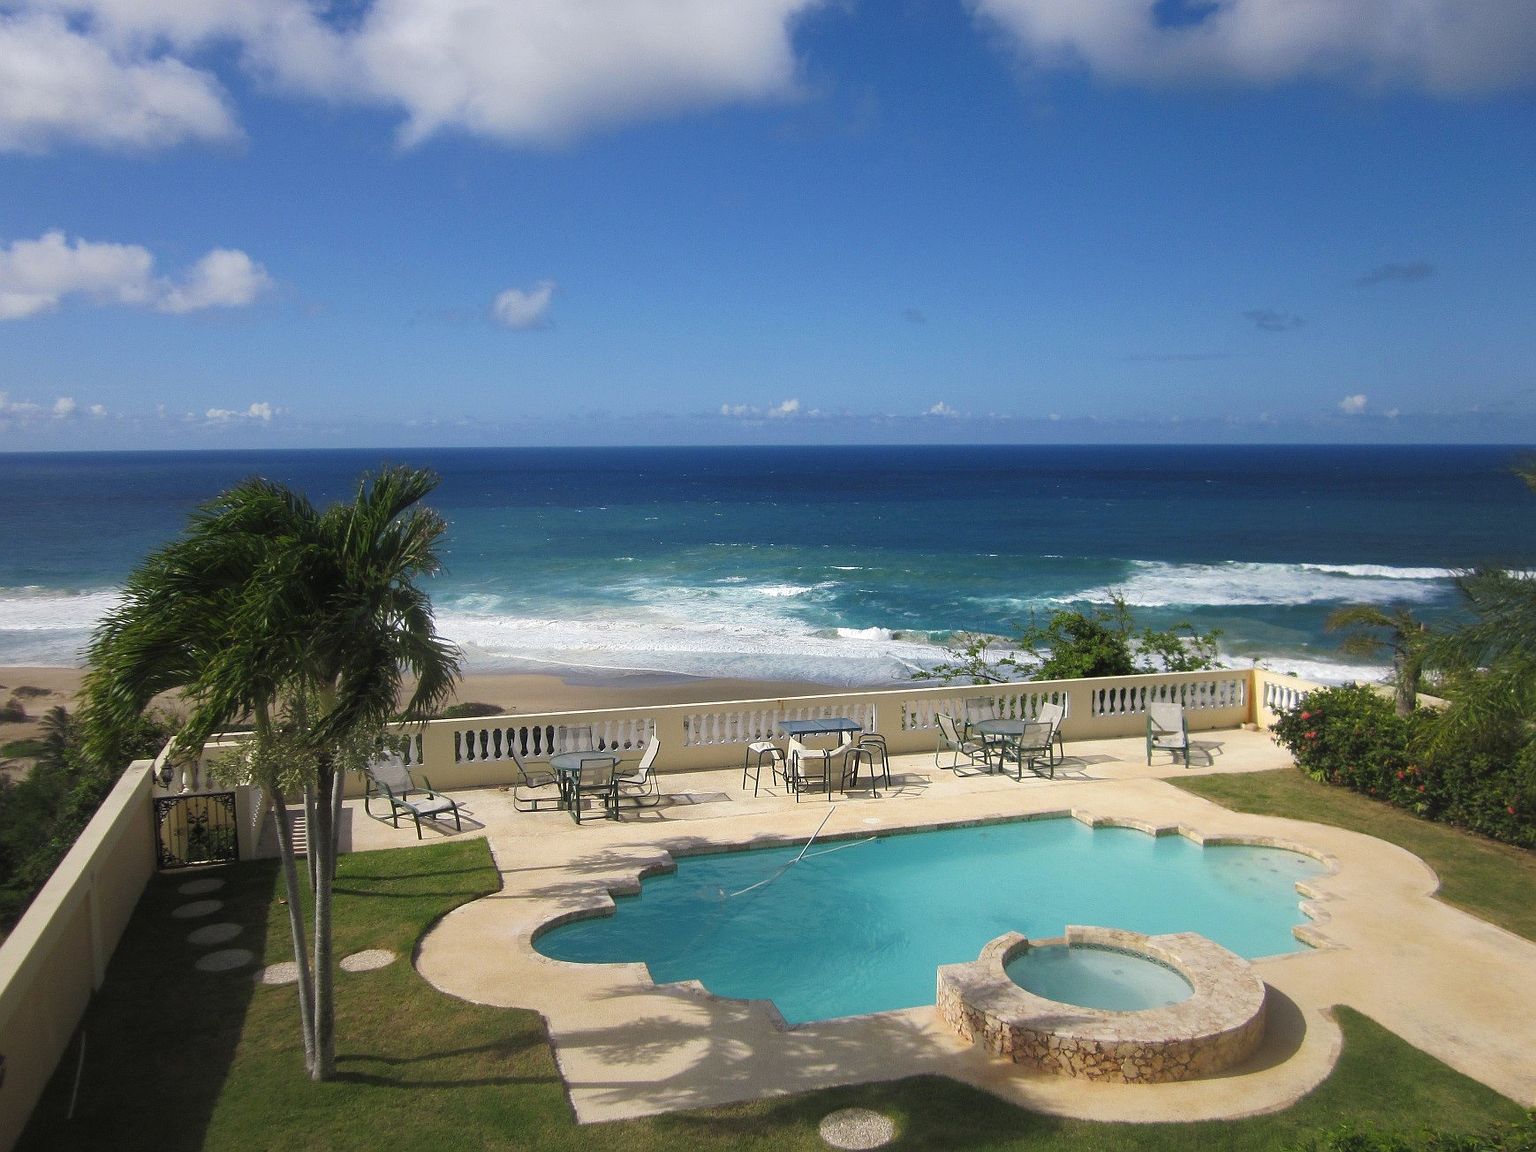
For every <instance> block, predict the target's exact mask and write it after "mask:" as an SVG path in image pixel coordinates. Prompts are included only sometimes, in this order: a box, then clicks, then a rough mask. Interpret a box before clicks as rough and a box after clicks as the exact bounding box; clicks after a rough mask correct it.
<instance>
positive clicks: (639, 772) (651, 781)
mask: <svg viewBox="0 0 1536 1152" xmlns="http://www.w3.org/2000/svg"><path fill="white" fill-rule="evenodd" d="M660 751H661V741H660V740H658V739H657V738H656V737H654V736H652V737H651V742H650V743H649V744H647V745H646V746H645V755H643V756H641V757H640V763H639V764H638V765H636V767H635V770H634V771H633V772H629V773H626V774H617V773H616V774H615V775H614V777H613V783H614V787H615V789H616V791H615V795H614V804H615V805H618V804H620V803H622V802H623V801H625V800H629V801H631V802H633V803H634V805H635V807H637V808H654V807H655V806H656V805H657V804H659V803H660V802H661V786H660V785H659V784H658V783H657V782H656V773H655V771H654V767H655V764H656V754H657V753H658V752H660Z"/></svg>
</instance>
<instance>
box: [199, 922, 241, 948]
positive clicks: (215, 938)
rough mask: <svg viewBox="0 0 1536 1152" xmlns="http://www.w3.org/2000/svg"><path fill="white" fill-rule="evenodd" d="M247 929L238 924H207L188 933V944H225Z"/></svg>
mask: <svg viewBox="0 0 1536 1152" xmlns="http://www.w3.org/2000/svg"><path fill="white" fill-rule="evenodd" d="M244 931H245V929H244V928H242V927H241V926H240V925H238V924H228V923H225V924H205V925H203V926H202V927H201V928H199V929H197V931H195V932H190V933H188V934H187V943H188V944H197V945H199V946H201V945H204V944H223V943H224V942H225V941H227V940H233V939H234V938H235V937H236V936H238V935H240V933H242V932H244Z"/></svg>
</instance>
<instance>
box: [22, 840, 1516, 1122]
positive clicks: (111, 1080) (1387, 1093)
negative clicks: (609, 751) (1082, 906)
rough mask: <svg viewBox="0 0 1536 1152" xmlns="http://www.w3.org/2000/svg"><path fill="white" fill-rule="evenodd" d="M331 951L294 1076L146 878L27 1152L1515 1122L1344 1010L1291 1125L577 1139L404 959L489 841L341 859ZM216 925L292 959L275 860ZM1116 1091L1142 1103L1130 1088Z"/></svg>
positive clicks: (858, 1096)
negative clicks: (311, 1045) (309, 1064)
mask: <svg viewBox="0 0 1536 1152" xmlns="http://www.w3.org/2000/svg"><path fill="white" fill-rule="evenodd" d="M339 872H340V874H339V876H338V881H337V886H338V887H337V902H336V946H337V955H338V956H342V955H346V954H347V953H349V952H352V951H356V950H359V949H363V948H389V949H392V950H394V951H396V952H397V953H399V954H400V955H401V957H402V959H401V960H400V961H397V962H396V963H394V964H392V965H390V966H389V967H387V968H384V969H381V970H378V971H374V972H367V973H357V974H349V973H341V974H339V976H338V978H337V1022H338V1046H337V1048H338V1053H339V1061H338V1063H339V1067H340V1073H341V1074H340V1076H339V1078H338V1079H337V1080H335V1081H334V1082H332V1083H328V1084H311V1083H310V1082H309V1081H308V1080H306V1079H305V1077H304V1072H303V1061H302V1055H301V1051H300V1048H299V1045H298V1022H297V1010H296V998H295V995H294V991H293V989H292V988H291V987H286V988H271V987H265V986H259V985H257V984H255V983H254V982H253V981H252V980H251V978H250V974H249V972H248V971H245V972H239V973H232V974H231V973H224V974H211V973H201V972H198V971H196V970H195V969H194V968H193V966H192V961H193V959H194V957H195V955H196V954H197V952H198V950H196V949H193V948H192V947H191V946H190V945H188V944H187V943H186V941H185V937H186V933H187V931H188V930H189V927H190V926H189V925H188V924H187V923H186V922H184V921H178V920H173V919H172V918H171V916H170V911H171V909H172V908H174V907H175V906H176V905H178V904H180V903H182V902H184V901H185V900H186V897H182V896H179V895H177V893H176V887H177V885H178V884H179V883H181V882H182V881H184V880H185V879H186V877H185V876H171V877H162V878H158V879H156V880H155V881H153V882H152V883H151V885H150V887H149V889H148V891H147V892H146V893H145V896H144V899H143V901H142V902H141V904H140V906H139V909H138V912H137V914H136V915H135V917H134V920H133V923H132V924H131V925H130V927H129V930H128V932H127V934H126V935H125V936H124V938H123V941H122V944H121V946H120V947H119V949H118V952H117V955H116V956H115V957H114V959H113V961H112V966H111V970H110V972H109V974H108V978H107V982H106V985H105V987H104V988H103V989H102V991H101V992H100V994H99V995H98V996H97V998H96V1000H95V1002H94V1003H93V1005H92V1007H91V1009H90V1012H89V1014H88V1016H87V1020H86V1024H85V1030H84V1031H85V1058H84V1062H83V1074H82V1076H81V1078H80V1082H79V1087H78V1099H77V1102H76V1108H75V1118H74V1119H73V1120H72V1121H69V1120H66V1119H65V1118H64V1116H65V1112H66V1110H67V1108H68V1106H69V1100H70V1095H71V1092H72V1090H73V1089H74V1087H75V1069H76V1067H77V1062H78V1059H79V1056H78V1050H71V1051H70V1052H69V1053H67V1054H66V1056H65V1058H64V1060H63V1061H62V1063H61V1067H60V1072H59V1074H58V1075H57V1076H56V1077H55V1080H54V1083H53V1084H52V1085H51V1087H50V1089H49V1093H48V1095H47V1096H46V1097H45V1098H44V1100H43V1101H42V1103H41V1104H40V1105H39V1107H38V1108H37V1110H36V1112H35V1114H34V1117H33V1122H32V1124H31V1126H30V1127H29V1128H28V1130H27V1133H26V1135H25V1136H24V1137H23V1140H22V1142H21V1144H20V1146H19V1147H20V1148H21V1149H24V1150H27V1152H41V1150H45V1149H46V1150H53V1149H61V1148H70V1149H96V1148H100V1149H113V1150H132V1149H144V1150H146V1152H149V1150H153V1152H178V1150H181V1149H199V1148H206V1149H228V1150H231V1152H249V1150H251V1149H267V1148H271V1149H282V1150H284V1152H290V1150H291V1152H297V1150H301V1149H314V1150H317V1152H319V1150H326V1152H329V1150H337V1152H342V1150H347V1149H370V1150H371V1149H389V1148H399V1149H417V1148H434V1147H437V1148H442V1149H445V1150H446V1149H460V1148H477V1149H478V1148H484V1149H496V1150H500V1149H507V1150H511V1149H518V1150H527V1152H543V1150H555V1149H569V1150H571V1152H577V1150H580V1152H608V1150H611V1152H647V1150H651V1149H655V1150H662V1149H668V1150H672V1149H681V1150H685V1152H686V1150H692V1149H701V1150H702V1149H737V1148H748V1149H750V1148H762V1149H770V1148H771V1149H805V1150H807V1152H809V1150H812V1149H823V1148H824V1147H825V1145H824V1144H823V1143H822V1142H821V1140H820V1138H819V1136H818V1135H817V1124H818V1123H819V1121H820V1119H821V1117H822V1116H824V1115H825V1114H826V1113H827V1112H829V1111H831V1110H833V1109H835V1108H840V1107H846V1106H850V1105H862V1106H865V1107H870V1108H875V1109H877V1110H879V1111H881V1112H884V1113H886V1114H887V1115H889V1116H891V1117H892V1118H893V1119H894V1120H895V1121H896V1123H897V1125H898V1127H899V1130H900V1133H901V1139H900V1140H899V1141H898V1145H897V1146H899V1147H903V1148H936V1149H939V1148H964V1149H992V1148H997V1149H1004V1148H1007V1149H1020V1150H1025V1149H1040V1150H1042V1152H1044V1150H1046V1149H1050V1150H1053V1152H1060V1150H1078V1149H1081V1150H1082V1152H1089V1150H1094V1152H1098V1150H1107V1152H1115V1150H1119V1149H1127V1150H1132V1149H1136V1150H1142V1149H1145V1150H1151V1149H1170V1150H1171V1149H1187V1148H1191V1147H1200V1146H1211V1147H1217V1148H1222V1149H1236V1150H1246V1149H1255V1150H1257V1149H1279V1148H1285V1147H1287V1146H1289V1145H1291V1144H1293V1143H1294V1142H1296V1141H1297V1140H1298V1139H1302V1138H1305V1137H1307V1136H1311V1135H1316V1134H1318V1133H1321V1132H1323V1131H1324V1130H1327V1129H1330V1128H1333V1127H1334V1126H1336V1125H1337V1124H1338V1123H1339V1122H1340V1121H1342V1120H1345V1119H1352V1120H1355V1121H1357V1122H1360V1123H1363V1124H1367V1125H1376V1126H1381V1127H1383V1128H1386V1129H1391V1130H1394V1131H1398V1132H1404V1133H1413V1132H1417V1131H1419V1130H1420V1129H1422V1128H1424V1127H1426V1126H1432V1127H1442V1128H1447V1129H1455V1130H1459V1131H1466V1130H1475V1129H1480V1128H1482V1127H1484V1126H1486V1125H1488V1124H1489V1123H1492V1122H1495V1121H1514V1120H1517V1119H1518V1118H1519V1117H1520V1115H1521V1112H1520V1110H1519V1109H1518V1108H1517V1107H1516V1106H1515V1105H1513V1104H1511V1103H1510V1102H1509V1101H1507V1100H1505V1099H1504V1098H1502V1097H1500V1096H1498V1095H1497V1094H1496V1093H1494V1092H1492V1091H1490V1090H1488V1089H1486V1088H1484V1087H1482V1086H1481V1085H1479V1084H1477V1083H1475V1082H1473V1081H1471V1080H1468V1079H1466V1078H1465V1077H1463V1076H1461V1075H1459V1074H1457V1073H1455V1072H1452V1071H1451V1070H1450V1069H1448V1068H1446V1067H1445V1066H1444V1065H1442V1064H1440V1063H1438V1062H1437V1061H1435V1060H1433V1059H1432V1058H1430V1057H1428V1056H1426V1055H1424V1054H1423V1053H1421V1052H1419V1051H1417V1050H1416V1049H1413V1048H1411V1047H1409V1046H1408V1045H1406V1044H1404V1043H1403V1042H1402V1041H1400V1040H1398V1039H1397V1038H1396V1037H1394V1036H1392V1035H1391V1034H1390V1033H1388V1032H1386V1031H1385V1030H1384V1029H1382V1028H1380V1027H1379V1026H1378V1025H1376V1024H1375V1023H1373V1022H1372V1021H1370V1020H1368V1019H1366V1018H1364V1017H1362V1016H1359V1015H1358V1014H1356V1013H1354V1012H1351V1011H1348V1010H1345V1009H1341V1010H1340V1016H1341V1022H1342V1024H1343V1027H1344V1035H1345V1048H1344V1055H1343V1057H1342V1059H1341V1060H1340V1063H1339V1065H1338V1068H1337V1069H1336V1071H1335V1072H1334V1074H1333V1075H1332V1076H1331V1077H1330V1078H1329V1080H1328V1081H1327V1082H1326V1083H1325V1084H1324V1085H1323V1086H1322V1087H1320V1088H1319V1089H1318V1090H1317V1091H1316V1092H1314V1093H1313V1094H1312V1095H1311V1096H1309V1097H1308V1098H1306V1099H1305V1100H1303V1101H1301V1102H1300V1103H1299V1104H1297V1105H1296V1106H1295V1107H1293V1108H1291V1109H1289V1110H1288V1111H1286V1112H1283V1113H1279V1114H1276V1115H1272V1116H1266V1117H1259V1118H1254V1119H1249V1120H1242V1121H1235V1122H1227V1123H1221V1124H1199V1125H1126V1124H1095V1123H1089V1122H1083V1121H1067V1120H1057V1119H1053V1118H1050V1117H1045V1116H1039V1115H1035V1114H1032V1113H1029V1112H1025V1111H1022V1110H1020V1109H1018V1108H1015V1107H1013V1106H1012V1105H1009V1104H1006V1103H1003V1102H1002V1101H1000V1100H997V1099H995V1098H994V1097H991V1096H988V1095H986V1094H984V1093H982V1092H979V1091H976V1090H974V1089H971V1088H968V1087H965V1086H962V1085H959V1084H955V1083H952V1082H950V1081H947V1080H943V1079H939V1078H932V1077H923V1078H916V1079H910V1080H903V1081H898V1082H895V1083H890V1084H878V1085H869V1086H860V1087H850V1088H837V1089H831V1090H828V1091H825V1092H819V1093H813V1094H808V1095H803V1096H797V1097H793V1098H790V1099H780V1100H774V1101H764V1102H759V1103H752V1104H743V1105H737V1106H733V1107H729V1108H717V1109H710V1110H706V1111H696V1112H688V1113H680V1114H675V1115H670V1116H665V1117H657V1118H653V1119H648V1120H638V1121H626V1122H621V1123H614V1124H605V1125H589V1126H585V1127H578V1126H577V1125H576V1123H575V1121H574V1119H573V1116H572V1112H571V1108H570V1105H569V1103H568V1101H567V1099H566V1096H565V1091H564V1087H563V1085H562V1083H561V1081H560V1078H559V1075H558V1073H557V1071H556V1068H555V1063H554V1059H553V1055H552V1052H551V1050H550V1047H549V1044H548V1042H547V1040H546V1037H545V1034H544V1030H543V1025H542V1022H541V1020H540V1018H539V1017H538V1016H537V1015H536V1014H534V1013H531V1012H525V1011H515V1010H507V1009H496V1008H487V1007H482V1006H479V1005H474V1004H468V1003H464V1002H462V1001H459V1000H455V999H452V998H450V997H447V996H444V995H442V994H440V993H438V992H437V991H436V990H434V989H433V988H432V987H431V986H429V985H428V984H427V983H426V982H425V981H424V980H422V979H421V978H420V977H419V976H418V975H417V974H416V972H415V970H414V969H413V968H412V967H411V965H410V964H409V963H408V960H407V959H406V958H408V957H409V956H410V954H411V950H412V948H413V946H414V944H415V942H416V940H418V939H419V938H420V936H421V934H422V933H423V932H424V931H425V930H426V929H427V928H428V927H429V926H430V925H431V924H432V923H433V922H434V921H435V920H437V919H438V918H439V917H441V916H442V915H444V914H445V913H446V912H448V911H449V910H450V909H452V908H454V907H456V906H457V905H460V904H463V903H465V902H466V901H468V900H472V899H474V898H475V897H477V896H480V895H483V894H485V893H487V892H490V891H493V890H494V889H495V887H496V885H497V876H496V873H495V870H494V869H493V867H492V865H491V860H490V854H489V852H488V850H487V848H486V845H485V842H484V841H483V840H478V839H475V840H471V839H462V840H454V841H449V842H446V843H442V844H436V845H430V846H427V847H422V848H410V849H401V850H398V851H390V852H375V853H365V854H358V855H353V856H347V857H344V858H343V859H342V861H341V865H340V870H339ZM218 874H219V875H222V876H224V877H226V878H227V880H228V884H227V886H226V889H225V890H224V891H223V892H221V893H220V894H219V895H220V896H221V897H222V898H224V899H225V900H226V907H225V908H224V909H223V910H222V911H221V912H220V913H219V915H218V917H217V918H218V919H222V920H231V921H235V922H238V923H241V924H244V925H247V926H248V927H247V929H246V931H245V933H244V934H243V935H242V936H241V937H240V938H239V939H238V940H236V941H234V942H232V943H234V944H238V945H242V946H244V947H248V948H252V949H253V950H254V951H256V952H257V953H258V955H261V954H263V953H264V954H265V956H266V958H267V960H268V961H269V962H272V961H277V960H281V959H284V958H286V954H287V953H288V951H289V947H288V944H287V940H286V931H287V929H286V910H285V909H284V908H283V907H281V906H280V905H279V904H278V902H277V899H276V894H277V891H278V889H279V888H280V880H279V877H278V874H277V869H276V867H275V866H274V865H273V864H272V863H270V862H263V863H254V864H241V865H235V866H231V867H229V868H226V869H224V870H222V871H221V872H220V873H218ZM1126 1090H1127V1091H1136V1090H1137V1089H1135V1088H1128V1089H1126Z"/></svg>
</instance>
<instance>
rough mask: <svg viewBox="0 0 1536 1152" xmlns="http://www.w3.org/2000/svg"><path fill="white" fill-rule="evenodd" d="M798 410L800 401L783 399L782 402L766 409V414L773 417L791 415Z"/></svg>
mask: <svg viewBox="0 0 1536 1152" xmlns="http://www.w3.org/2000/svg"><path fill="white" fill-rule="evenodd" d="M798 411H800V401H798V400H785V401H784V402H783V403H781V404H778V405H777V406H775V407H773V408H770V409H768V415H769V416H774V417H782V416H793V415H794V414H795V413H796V412H798Z"/></svg>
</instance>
